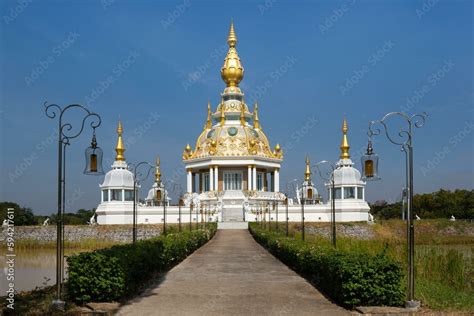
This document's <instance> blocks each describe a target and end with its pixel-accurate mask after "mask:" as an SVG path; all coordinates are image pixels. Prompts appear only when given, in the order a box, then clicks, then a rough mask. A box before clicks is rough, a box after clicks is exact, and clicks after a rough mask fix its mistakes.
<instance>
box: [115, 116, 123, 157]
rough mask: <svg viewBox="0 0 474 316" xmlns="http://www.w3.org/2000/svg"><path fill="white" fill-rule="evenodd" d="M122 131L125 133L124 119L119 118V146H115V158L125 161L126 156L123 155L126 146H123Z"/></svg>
mask: <svg viewBox="0 0 474 316" xmlns="http://www.w3.org/2000/svg"><path fill="white" fill-rule="evenodd" d="M122 133H123V127H122V121H121V120H119V122H118V127H117V134H118V139H117V147H115V152H116V153H117V155H116V156H115V160H119V161H125V157H124V156H123V153H124V152H125V147H124V146H123V141H122Z"/></svg>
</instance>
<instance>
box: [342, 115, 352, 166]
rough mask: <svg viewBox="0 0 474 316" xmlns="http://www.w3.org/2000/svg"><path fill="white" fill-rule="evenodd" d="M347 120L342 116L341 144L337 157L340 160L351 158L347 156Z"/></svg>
mask: <svg viewBox="0 0 474 316" xmlns="http://www.w3.org/2000/svg"><path fill="white" fill-rule="evenodd" d="M347 131H348V128H347V120H346V116H344V121H343V123H342V143H341V155H340V156H339V157H340V158H341V159H349V158H350V157H351V156H350V155H349V148H351V147H350V146H349V142H348V141H347Z"/></svg>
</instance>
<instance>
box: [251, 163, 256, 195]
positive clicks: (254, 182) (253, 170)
mask: <svg viewBox="0 0 474 316" xmlns="http://www.w3.org/2000/svg"><path fill="white" fill-rule="evenodd" d="M252 190H254V191H255V190H257V166H253V167H252Z"/></svg>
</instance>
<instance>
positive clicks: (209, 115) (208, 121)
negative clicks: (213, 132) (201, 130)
mask: <svg viewBox="0 0 474 316" xmlns="http://www.w3.org/2000/svg"><path fill="white" fill-rule="evenodd" d="M211 127H212V119H211V101H208V102H207V122H206V128H207V129H210V128H211Z"/></svg>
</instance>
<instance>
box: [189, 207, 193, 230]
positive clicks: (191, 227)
mask: <svg viewBox="0 0 474 316" xmlns="http://www.w3.org/2000/svg"><path fill="white" fill-rule="evenodd" d="M192 212H193V201H191V203H190V204H189V231H192V230H193V225H192V223H193V215H192Z"/></svg>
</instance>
